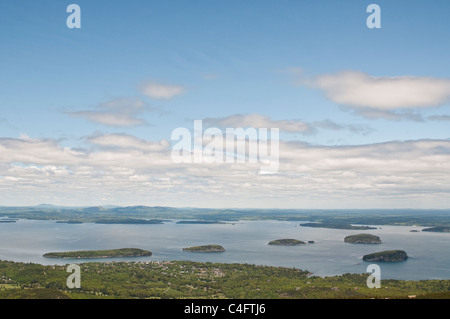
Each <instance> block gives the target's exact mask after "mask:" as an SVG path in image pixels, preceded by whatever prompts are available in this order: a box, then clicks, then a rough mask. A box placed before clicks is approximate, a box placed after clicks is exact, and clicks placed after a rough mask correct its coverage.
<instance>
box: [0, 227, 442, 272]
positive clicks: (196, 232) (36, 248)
mask: <svg viewBox="0 0 450 319" xmlns="http://www.w3.org/2000/svg"><path fill="white" fill-rule="evenodd" d="M305 222H308V221H305ZM300 223H303V222H300V221H295V222H294V221H236V222H233V223H231V222H230V223H225V224H178V223H177V221H176V220H169V221H166V222H164V223H163V224H131V225H130V224H94V223H83V224H65V223H57V222H55V221H50V220H18V221H17V222H16V223H0V259H1V260H10V261H18V262H33V263H39V264H43V265H52V264H61V265H65V264H70V263H83V262H92V261H102V262H105V261H162V260H191V261H201V262H221V263H247V264H256V265H270V266H282V267H295V268H298V269H303V270H308V271H310V272H312V273H313V275H316V276H322V277H324V276H334V275H340V274H344V273H366V272H367V267H368V266H369V265H370V264H372V263H369V262H365V261H363V260H362V256H363V255H365V254H368V253H373V252H377V251H384V250H392V249H401V250H405V251H406V252H407V254H408V256H409V258H408V259H407V260H406V261H404V262H395V263H377V264H378V265H379V266H380V268H381V279H388V278H393V279H402V280H422V279H450V245H449V244H450V233H432V232H420V230H421V229H422V227H413V226H386V225H380V226H373V225H371V226H373V227H376V228H377V229H373V230H344V229H327V228H312V227H303V226H300ZM411 230H419V232H411ZM359 233H370V234H373V235H376V236H379V237H380V238H381V240H382V241H383V244H379V245H364V244H349V243H345V242H344V238H345V237H346V236H348V235H352V234H359ZM282 238H293V239H299V240H302V241H305V242H307V241H314V243H311V244H307V245H301V246H271V245H268V242H269V241H271V240H275V239H282ZM208 244H218V245H222V246H223V247H224V248H225V250H226V251H225V252H222V253H192V252H185V251H182V248H184V247H190V246H199V245H208ZM116 248H141V249H145V250H150V251H152V253H153V254H152V256H149V257H129V258H127V257H123V258H100V259H54V258H45V257H43V256H42V255H43V254H45V253H48V252H62V251H74V250H102V249H116Z"/></svg>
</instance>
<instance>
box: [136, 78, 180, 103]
mask: <svg viewBox="0 0 450 319" xmlns="http://www.w3.org/2000/svg"><path fill="white" fill-rule="evenodd" d="M140 91H141V93H142V94H144V95H146V96H148V97H149V98H152V99H162V100H169V99H172V98H174V97H175V96H177V95H180V94H182V93H184V92H185V88H184V87H183V86H181V85H171V84H162V83H158V82H147V83H144V84H142V85H141V87H140Z"/></svg>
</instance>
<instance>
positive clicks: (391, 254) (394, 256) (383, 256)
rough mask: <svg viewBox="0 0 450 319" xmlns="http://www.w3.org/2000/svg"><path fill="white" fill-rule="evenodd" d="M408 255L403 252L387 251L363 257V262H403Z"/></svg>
mask: <svg viewBox="0 0 450 319" xmlns="http://www.w3.org/2000/svg"><path fill="white" fill-rule="evenodd" d="M406 259H408V255H407V254H406V252H405V251H404V250H387V251H380V252H377V253H372V254H368V255H364V256H363V260H364V261H384V262H397V261H405V260H406Z"/></svg>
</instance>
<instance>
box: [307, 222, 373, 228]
mask: <svg viewBox="0 0 450 319" xmlns="http://www.w3.org/2000/svg"><path fill="white" fill-rule="evenodd" d="M300 226H303V227H320V228H333V229H353V230H367V229H377V228H376V227H371V226H362V225H361V226H355V225H351V224H345V223H305V224H300Z"/></svg>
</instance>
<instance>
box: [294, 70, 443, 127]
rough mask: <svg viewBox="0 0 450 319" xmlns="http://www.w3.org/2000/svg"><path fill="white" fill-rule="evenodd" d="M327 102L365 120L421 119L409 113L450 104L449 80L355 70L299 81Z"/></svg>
mask: <svg viewBox="0 0 450 319" xmlns="http://www.w3.org/2000/svg"><path fill="white" fill-rule="evenodd" d="M298 83H300V84H302V85H307V86H310V87H313V88H317V89H320V90H321V91H323V93H324V94H325V96H326V97H327V99H329V100H330V101H332V102H334V103H336V104H339V105H341V106H345V107H348V108H350V109H352V110H354V111H355V112H356V113H357V114H359V115H361V116H364V117H368V118H377V117H383V118H388V119H410V120H411V119H412V120H421V119H420V116H419V115H417V114H414V113H412V111H413V110H420V109H425V108H430V107H439V106H442V105H444V104H446V103H448V102H450V79H441V78H433V77H419V76H391V77H388V76H385V77H376V76H371V75H368V74H366V73H362V72H356V71H343V72H338V73H335V74H324V75H319V76H316V77H312V78H301V77H300V80H299V81H298Z"/></svg>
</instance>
